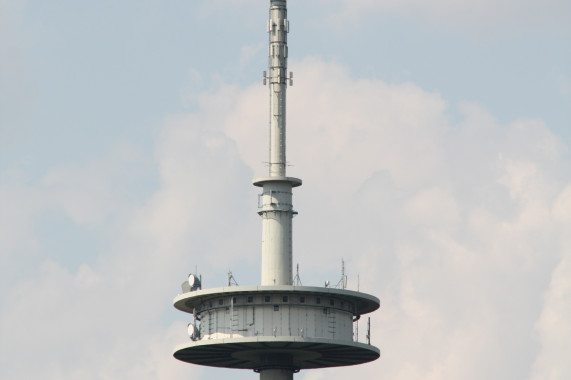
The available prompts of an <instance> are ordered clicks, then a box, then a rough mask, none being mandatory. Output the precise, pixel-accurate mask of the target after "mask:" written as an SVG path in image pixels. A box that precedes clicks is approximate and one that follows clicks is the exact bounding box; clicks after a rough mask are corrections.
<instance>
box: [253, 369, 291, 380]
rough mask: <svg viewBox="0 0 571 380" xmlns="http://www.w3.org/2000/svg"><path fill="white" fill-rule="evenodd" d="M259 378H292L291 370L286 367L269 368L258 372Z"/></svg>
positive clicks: (282, 379)
mask: <svg viewBox="0 0 571 380" xmlns="http://www.w3.org/2000/svg"><path fill="white" fill-rule="evenodd" d="M260 380H293V372H292V371H289V370H287V369H270V370H267V371H263V372H260Z"/></svg>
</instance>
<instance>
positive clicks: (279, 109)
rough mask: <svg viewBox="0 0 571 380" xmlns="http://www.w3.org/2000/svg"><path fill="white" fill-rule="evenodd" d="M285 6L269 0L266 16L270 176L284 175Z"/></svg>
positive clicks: (281, 2)
mask: <svg viewBox="0 0 571 380" xmlns="http://www.w3.org/2000/svg"><path fill="white" fill-rule="evenodd" d="M288 32H289V22H288V20H287V6H286V1H285V0H271V5H270V19H269V20H268V33H269V35H270V44H269V52H268V55H269V66H270V67H269V69H270V75H269V78H268V79H269V87H270V177H274V176H277V177H285V175H286V88H287V79H288V78H287V55H288V51H287V50H288V48H287V34H288Z"/></svg>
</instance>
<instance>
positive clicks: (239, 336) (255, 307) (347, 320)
mask: <svg viewBox="0 0 571 380" xmlns="http://www.w3.org/2000/svg"><path fill="white" fill-rule="evenodd" d="M174 306H175V307H176V308H177V309H179V310H181V311H184V312H187V313H190V314H193V315H194V318H195V321H197V322H198V328H197V334H196V336H195V337H194V338H193V339H194V340H193V341H192V342H189V343H187V344H183V345H180V346H178V347H177V348H176V349H175V352H174V356H175V357H176V358H177V359H179V360H182V361H185V362H188V363H193V364H199V365H207V366H213V367H225V368H243V369H253V370H255V371H262V370H265V369H268V368H272V369H274V368H280V369H288V370H292V371H294V372H297V371H299V370H301V369H309V368H323V367H333V366H346V365H355V364H361V363H366V362H370V361H373V360H375V359H377V358H378V357H379V356H380V352H379V350H378V349H377V348H376V347H374V346H372V345H370V344H368V343H360V342H357V341H356V340H357V339H356V338H357V337H355V336H354V331H353V330H354V329H353V327H354V323H355V322H356V321H358V320H359V318H360V316H361V315H363V314H367V313H370V312H372V311H375V310H377V309H378V308H379V306H380V302H379V300H378V298H376V297H374V296H372V295H369V294H365V293H360V292H355V291H351V290H345V289H336V288H321V287H308V286H290V285H280V286H229V287H223V288H214V289H206V290H197V291H191V292H187V293H184V294H181V295H179V296H177V297H176V298H175V299H174ZM278 359H279V360H278Z"/></svg>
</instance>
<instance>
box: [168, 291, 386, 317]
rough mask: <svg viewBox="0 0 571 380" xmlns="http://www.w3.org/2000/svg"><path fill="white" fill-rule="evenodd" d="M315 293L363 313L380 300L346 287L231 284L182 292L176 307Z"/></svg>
mask: <svg viewBox="0 0 571 380" xmlns="http://www.w3.org/2000/svg"><path fill="white" fill-rule="evenodd" d="M278 293H280V294H290V295H296V294H297V295H300V294H301V295H305V294H307V295H314V296H322V297H335V298H336V299H340V300H346V301H347V302H351V303H353V304H354V305H355V310H353V312H354V314H357V315H362V314H367V313H371V312H373V311H375V310H377V309H378V308H379V306H380V304H381V303H380V301H379V299H378V298H377V297H375V296H372V295H370V294H366V293H361V292H355V291H352V290H346V289H336V288H321V287H314V286H293V285H280V286H229V287H223V288H212V289H203V290H197V291H192V292H187V293H184V294H180V295H178V296H176V297H175V299H174V302H173V303H174V307H176V308H177V309H178V310H181V311H184V312H186V313H192V312H193V310H194V309H200V308H201V305H202V304H203V303H204V302H206V301H207V300H209V299H212V298H215V297H231V296H235V295H245V296H249V295H266V294H278Z"/></svg>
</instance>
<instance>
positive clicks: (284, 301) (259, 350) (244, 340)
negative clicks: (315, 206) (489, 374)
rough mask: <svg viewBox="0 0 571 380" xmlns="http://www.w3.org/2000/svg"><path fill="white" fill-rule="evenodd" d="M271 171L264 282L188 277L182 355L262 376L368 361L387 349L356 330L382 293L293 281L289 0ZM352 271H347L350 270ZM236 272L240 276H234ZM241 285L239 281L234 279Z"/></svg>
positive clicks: (272, 46)
mask: <svg viewBox="0 0 571 380" xmlns="http://www.w3.org/2000/svg"><path fill="white" fill-rule="evenodd" d="M267 32H268V33H269V36H270V37H269V72H268V73H266V72H264V84H268V85H269V90H270V161H269V167H270V168H269V175H268V176H267V177H263V178H257V179H255V180H254V185H255V186H257V187H260V188H261V189H262V193H261V194H260V196H259V204H258V207H259V208H260V210H259V212H258V213H259V214H260V216H261V217H262V283H261V285H260V286H232V285H233V284H232V281H231V277H230V276H231V273H229V277H228V278H229V280H228V286H227V287H222V288H214V289H202V287H201V283H200V278H199V277H197V276H196V275H194V274H191V275H189V277H188V280H186V281H184V282H183V284H182V289H183V294H181V295H179V296H177V297H176V298H175V299H174V306H175V307H176V308H177V309H179V310H181V311H184V312H187V313H190V314H192V315H193V322H192V323H190V324H189V325H188V327H189V335H190V339H191V341H190V342H188V343H185V344H182V345H180V346H178V347H176V348H175V351H174V357H175V358H177V359H179V360H182V361H185V362H188V363H192V364H199V365H205V366H212V367H224V368H237V369H251V370H254V371H255V372H258V373H260V379H261V380H288V379H290V380H291V379H293V374H294V373H296V372H299V371H300V370H302V369H311V368H325V367H336V366H347V365H355V364H362V363H366V362H370V361H373V360H375V359H377V358H378V357H379V355H380V353H379V349H378V348H376V347H374V346H372V345H371V344H370V331H367V334H366V341H365V342H359V337H358V333H357V334H356V333H355V330H356V328H355V327H356V326H355V325H356V324H357V323H358V322H357V321H358V320H359V318H360V317H361V315H363V314H366V313H370V312H372V311H375V310H377V309H378V308H379V306H380V302H379V299H378V298H376V297H374V296H372V295H369V294H365V293H360V292H356V291H351V290H347V289H345V284H346V282H345V281H344V282H343V284H344V285H343V286H342V287H340V288H333V287H329V286H328V285H327V284H326V286H325V287H310V286H301V285H300V284H298V283H296V284H294V283H293V273H292V218H293V216H294V215H295V214H296V213H297V212H296V211H294V209H293V206H292V189H293V188H294V187H297V186H300V185H301V180H300V179H298V178H293V177H287V176H286V89H287V86H288V84H289V85H291V84H292V74H291V73H290V74H289V76H288V74H287V56H288V46H287V34H288V33H289V21H288V19H287V7H286V1H285V0H271V1H270V17H269V20H268V23H267ZM343 275H344V271H343ZM232 279H233V277H232ZM234 285H235V281H234Z"/></svg>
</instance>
